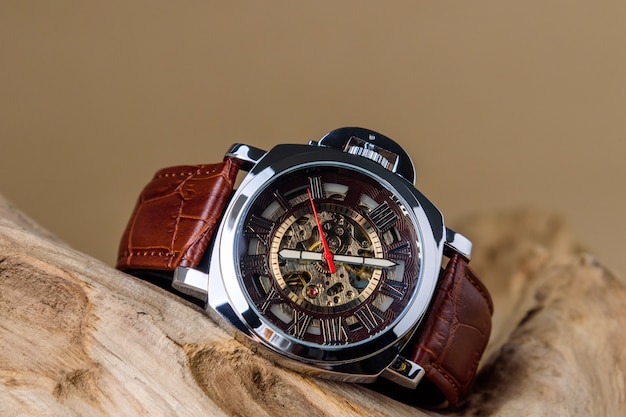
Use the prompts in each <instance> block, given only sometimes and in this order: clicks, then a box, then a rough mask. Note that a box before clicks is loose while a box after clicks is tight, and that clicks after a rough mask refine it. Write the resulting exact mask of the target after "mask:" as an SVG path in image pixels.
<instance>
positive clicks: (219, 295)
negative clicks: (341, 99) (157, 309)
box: [173, 128, 471, 388]
mask: <svg viewBox="0 0 626 417" xmlns="http://www.w3.org/2000/svg"><path fill="white" fill-rule="evenodd" d="M344 129H348V130H343V131H341V132H337V131H334V132H331V134H329V135H327V136H325V137H324V138H322V139H321V140H320V141H319V142H311V143H310V144H309V145H278V146H276V147H274V148H273V149H272V150H270V151H269V152H264V151H262V150H260V149H258V148H254V147H251V146H248V145H243V144H236V145H233V147H232V148H231V150H230V151H229V152H228V156H230V157H233V158H235V159H237V160H238V161H239V162H240V164H241V165H242V168H243V169H244V170H247V171H249V172H248V175H247V176H246V177H245V178H244V179H243V181H242V183H241V185H240V186H239V188H238V189H237V190H236V192H235V194H234V195H233V197H232V199H231V202H230V203H229V205H228V207H227V208H226V210H225V212H224V216H223V218H222V221H221V223H220V226H219V229H218V230H217V232H216V234H215V238H214V245H213V249H212V253H211V257H210V263H209V265H210V266H209V271H208V275H207V274H206V273H203V272H200V271H195V270H189V269H187V268H178V269H177V271H176V273H175V278H174V284H173V285H174V286H175V287H176V288H177V289H179V290H181V291H183V292H187V293H190V294H192V295H194V296H196V297H198V298H200V297H205V299H206V300H207V308H206V310H207V313H208V314H209V316H211V317H212V318H213V319H215V320H217V321H219V322H221V323H222V325H223V327H224V328H231V329H233V330H235V331H234V332H233V335H234V336H235V337H237V338H238V339H239V340H241V341H242V342H244V343H247V344H248V345H249V346H251V347H253V348H256V345H257V344H261V345H263V346H265V347H266V348H267V349H268V350H269V351H271V352H273V353H275V354H274V355H271V357H272V359H275V360H277V361H278V362H280V363H281V364H283V365H284V366H287V367H289V368H292V369H295V370H297V371H299V372H303V373H308V374H315V375H320V376H324V377H329V378H333V379H338V380H343V381H351V382H372V381H374V380H375V379H376V378H378V377H379V376H383V377H385V378H387V379H390V380H392V381H394V382H396V383H398V384H400V385H403V386H407V387H411V388H414V387H415V386H416V385H417V383H418V382H419V380H420V379H421V377H422V376H423V370H422V369H421V367H420V366H419V365H418V364H415V363H413V362H411V361H409V360H407V359H405V358H403V357H401V356H400V351H401V349H402V348H403V347H404V345H405V344H406V343H407V341H408V339H409V338H410V336H411V335H412V334H413V333H414V332H415V330H416V329H418V327H419V323H420V321H421V319H422V318H423V316H424V314H425V312H426V310H427V308H428V306H429V303H430V300H431V298H432V296H433V293H434V291H435V288H436V285H437V280H438V277H439V273H440V268H441V262H442V257H443V255H444V254H445V253H446V251H450V250H456V251H459V252H461V253H462V254H463V255H464V256H465V257H467V258H469V255H470V252H471V243H470V242H469V240H467V239H466V238H464V237H463V236H462V235H460V234H458V233H455V232H454V231H452V230H450V229H447V228H446V227H445V225H444V222H443V216H442V214H441V213H440V211H439V210H438V209H437V208H436V207H435V206H434V205H433V204H432V203H431V202H430V201H429V200H428V199H427V198H426V197H425V196H423V195H422V194H421V193H420V192H419V191H418V190H416V189H415V188H414V186H413V181H414V168H413V163H412V161H411V160H410V158H409V157H408V155H407V154H406V153H405V152H404V151H403V150H402V148H400V147H399V146H398V145H395V146H396V147H397V148H394V147H393V146H390V144H395V142H393V141H391V139H389V138H386V137H384V136H382V135H379V134H377V133H376V132H372V131H367V130H365V129H360V128H344ZM366 135H367V136H366ZM364 136H365V137H366V139H365V140H364V139H363V137H364ZM354 138H357V139H360V141H361V142H359V141H355V140H354ZM363 142H367V143H363ZM350 146H357V147H358V146H361V147H363V148H366V149H367V150H369V152H365V151H354V150H353V151H350ZM390 147H391V148H392V149H391V150H390V149H389V148H390ZM398 148H399V150H398ZM381 150H382V151H386V152H389V153H391V154H392V155H391V156H392V157H393V156H394V155H395V156H396V158H397V159H396V160H395V161H392V162H391V163H381V159H380V158H379V157H378V156H377V155H382V157H383V158H384V159H385V160H386V161H388V162H390V159H389V158H387V155H388V154H387V155H385V154H383V152H381ZM392 151H393V152H392ZM382 162H384V161H382ZM320 164H327V165H329V166H343V167H351V168H353V169H356V170H359V171H361V172H363V173H366V174H367V175H370V176H373V177H374V178H376V179H377V180H379V182H380V184H381V185H383V186H385V187H390V189H392V190H393V191H394V193H395V194H396V195H398V196H399V197H400V198H401V199H402V200H403V202H404V203H405V206H406V207H407V208H409V212H410V216H411V217H412V219H413V221H414V223H415V224H416V229H417V230H418V232H419V234H420V245H421V248H420V249H421V258H422V259H421V271H420V278H419V280H420V282H419V286H418V288H417V290H416V292H415V294H414V295H413V297H412V299H411V300H410V302H409V303H408V304H407V306H406V308H405V311H404V313H403V315H402V316H401V318H400V319H399V320H397V321H396V322H395V323H394V324H393V325H392V326H390V327H389V328H388V329H386V330H385V331H383V332H381V333H380V334H378V335H376V336H374V337H372V338H371V339H369V340H367V341H365V342H361V343H358V344H356V345H354V346H350V345H347V346H321V345H319V346H318V345H313V344H309V343H304V342H302V341H299V340H298V339H295V338H293V337H290V336H288V335H286V334H284V333H282V332H278V331H275V329H274V328H273V327H272V325H271V324H270V323H269V322H267V321H265V319H264V318H263V316H262V315H260V314H259V313H257V310H256V308H255V307H254V306H253V305H251V303H250V301H249V300H248V298H247V297H246V295H245V294H244V291H243V289H242V287H241V285H240V282H239V279H238V278H237V277H238V274H239V272H238V266H237V262H238V259H236V255H235V251H233V248H234V246H235V244H236V242H237V239H238V234H239V233H240V232H241V231H240V230H239V229H238V226H239V224H240V223H241V221H242V216H244V215H245V213H246V211H247V209H248V207H249V205H250V204H251V202H252V201H254V199H255V197H256V195H258V193H260V191H261V190H262V189H263V188H264V187H265V186H266V184H267V183H269V182H270V181H272V180H274V179H276V178H278V177H280V176H281V175H284V174H287V173H289V172H292V171H293V170H295V169H297V168H299V167H304V166H308V165H310V166H313V165H316V166H319V165H320ZM399 171H400V172H399ZM241 335H243V336H244V337H240V336H241ZM259 352H263V350H259Z"/></svg>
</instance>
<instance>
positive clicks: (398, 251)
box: [387, 242, 411, 259]
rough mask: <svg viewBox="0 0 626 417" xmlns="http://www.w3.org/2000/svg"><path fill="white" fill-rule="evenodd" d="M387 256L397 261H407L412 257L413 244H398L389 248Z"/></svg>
mask: <svg viewBox="0 0 626 417" xmlns="http://www.w3.org/2000/svg"><path fill="white" fill-rule="evenodd" d="M387 256H388V257H390V258H395V259H406V258H408V257H409V256H411V244H410V243H409V242H396V243H394V244H393V245H391V246H390V247H389V250H388V251H387Z"/></svg>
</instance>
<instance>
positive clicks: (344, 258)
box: [333, 255, 397, 268]
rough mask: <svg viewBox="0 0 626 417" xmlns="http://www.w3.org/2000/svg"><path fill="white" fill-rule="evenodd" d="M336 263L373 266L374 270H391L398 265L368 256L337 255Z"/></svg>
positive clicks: (335, 257) (387, 260)
mask: <svg viewBox="0 0 626 417" xmlns="http://www.w3.org/2000/svg"><path fill="white" fill-rule="evenodd" d="M333 259H334V260H335V262H343V263H345V264H351V265H363V266H371V267H374V268H391V267H392V266H396V265H397V264H396V263H395V262H394V261H390V260H389V259H385V258H370V257H367V256H351V255H335V256H334V258H333Z"/></svg>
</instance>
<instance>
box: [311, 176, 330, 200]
mask: <svg viewBox="0 0 626 417" xmlns="http://www.w3.org/2000/svg"><path fill="white" fill-rule="evenodd" d="M309 187H310V189H311V195H312V196H313V200H319V199H321V198H324V197H325V196H326V195H325V193H324V185H323V184H322V177H309Z"/></svg>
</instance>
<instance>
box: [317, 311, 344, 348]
mask: <svg viewBox="0 0 626 417" xmlns="http://www.w3.org/2000/svg"><path fill="white" fill-rule="evenodd" d="M320 327H321V329H322V337H323V339H324V342H323V343H324V344H325V345H345V344H346V343H348V332H347V331H346V328H345V326H344V323H343V317H333V318H329V319H320Z"/></svg>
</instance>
